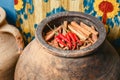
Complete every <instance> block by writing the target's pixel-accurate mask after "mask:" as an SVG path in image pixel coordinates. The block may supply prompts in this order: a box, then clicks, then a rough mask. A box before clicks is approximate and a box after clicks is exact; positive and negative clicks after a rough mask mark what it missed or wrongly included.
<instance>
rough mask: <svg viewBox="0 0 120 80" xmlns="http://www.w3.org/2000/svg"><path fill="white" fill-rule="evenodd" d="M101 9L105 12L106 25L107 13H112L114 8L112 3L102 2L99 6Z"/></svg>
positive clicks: (104, 20) (104, 21)
mask: <svg viewBox="0 0 120 80" xmlns="http://www.w3.org/2000/svg"><path fill="white" fill-rule="evenodd" d="M99 9H100V10H101V11H102V12H103V17H102V18H103V19H102V21H103V23H104V24H106V20H107V13H108V12H112V11H113V10H114V7H113V5H112V3H110V2H108V1H102V2H101V3H100V4H99Z"/></svg>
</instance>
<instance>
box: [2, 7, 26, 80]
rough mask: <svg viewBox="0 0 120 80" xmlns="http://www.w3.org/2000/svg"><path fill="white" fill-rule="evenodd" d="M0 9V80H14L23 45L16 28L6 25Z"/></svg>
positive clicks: (4, 15) (3, 12)
mask: <svg viewBox="0 0 120 80" xmlns="http://www.w3.org/2000/svg"><path fill="white" fill-rule="evenodd" d="M5 18H6V13H5V11H4V10H3V9H2V8H1V7H0V80H14V71H15V66H16V62H17V60H18V57H19V55H20V53H21V51H22V50H23V47H24V43H23V39H22V36H21V34H20V32H19V31H18V29H17V28H15V27H14V26H12V25H9V24H7V22H6V20H5Z"/></svg>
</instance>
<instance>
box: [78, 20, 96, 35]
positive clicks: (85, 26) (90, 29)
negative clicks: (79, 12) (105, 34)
mask: <svg viewBox="0 0 120 80" xmlns="http://www.w3.org/2000/svg"><path fill="white" fill-rule="evenodd" d="M80 25H81V27H83V28H84V29H86V30H88V31H90V32H91V33H93V34H95V35H98V32H97V31H95V30H93V29H92V28H91V27H89V26H87V25H86V24H84V23H83V22H80Z"/></svg>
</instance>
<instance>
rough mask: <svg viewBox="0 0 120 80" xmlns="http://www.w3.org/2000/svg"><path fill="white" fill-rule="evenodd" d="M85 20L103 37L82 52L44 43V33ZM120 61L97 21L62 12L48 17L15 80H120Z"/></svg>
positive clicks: (77, 14) (18, 67) (19, 67)
mask: <svg viewBox="0 0 120 80" xmlns="http://www.w3.org/2000/svg"><path fill="white" fill-rule="evenodd" d="M65 20H67V21H68V22H71V21H76V22H80V21H83V22H85V23H86V24H88V25H94V26H95V28H96V30H97V31H98V32H99V38H98V40H97V42H96V43H94V44H93V45H91V46H89V47H87V48H84V49H80V50H61V49H57V48H54V47H52V46H50V45H48V44H47V43H46V41H45V40H44V33H45V32H47V31H48V30H49V28H48V27H47V24H49V25H50V26H51V27H52V26H53V27H54V25H55V26H58V25H60V24H61V23H62V22H63V21H65ZM119 75H120V58H119V56H118V53H117V52H116V51H115V49H114V48H113V47H112V46H111V44H110V43H109V42H108V41H107V40H106V30H105V28H104V26H103V24H102V23H101V22H100V21H99V20H98V19H96V18H94V17H92V16H90V15H87V14H83V13H80V12H62V13H58V14H55V15H52V16H50V17H47V18H45V19H44V20H43V21H42V22H41V23H40V24H39V26H38V28H37V30H36V37H35V39H34V40H33V41H32V42H30V44H28V46H27V47H26V48H25V49H24V51H23V53H22V55H21V56H20V58H19V60H18V63H17V66H16V70H15V80H120V77H119Z"/></svg>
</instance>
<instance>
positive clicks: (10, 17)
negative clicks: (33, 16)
mask: <svg viewBox="0 0 120 80" xmlns="http://www.w3.org/2000/svg"><path fill="white" fill-rule="evenodd" d="M0 7H2V8H4V9H5V11H6V14H7V17H6V18H7V21H8V22H9V23H10V24H14V25H15V22H16V13H15V10H14V0H0Z"/></svg>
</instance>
